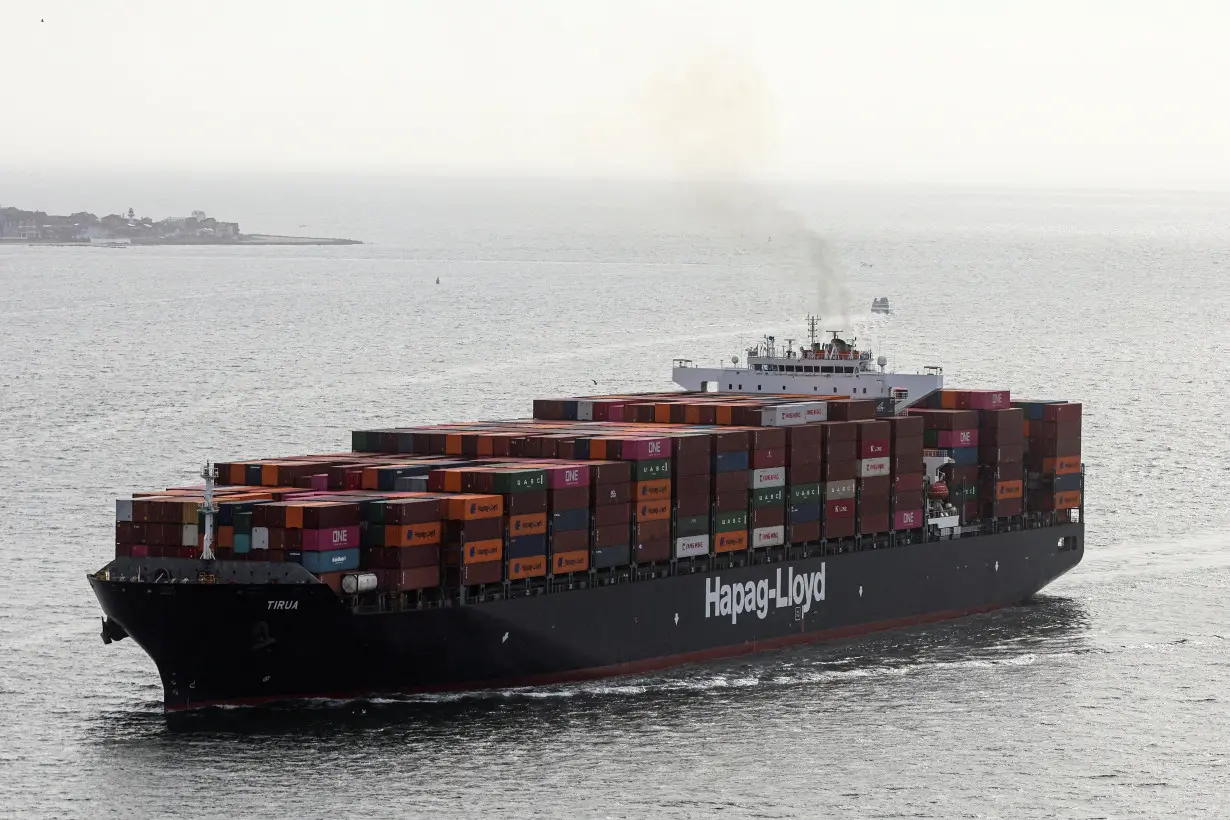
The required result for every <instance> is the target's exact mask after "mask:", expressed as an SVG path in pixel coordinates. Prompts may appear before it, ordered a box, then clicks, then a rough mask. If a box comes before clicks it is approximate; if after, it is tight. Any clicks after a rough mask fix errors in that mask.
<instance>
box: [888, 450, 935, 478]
mask: <svg viewBox="0 0 1230 820" xmlns="http://www.w3.org/2000/svg"><path fill="white" fill-rule="evenodd" d="M888 458H889V462H888V471H889V473H890V474H892V475H897V474H898V473H923V472H926V462H924V461H923V457H922V456H921V455H917V456H913V455H911V456H900V455H894V456H889V457H888Z"/></svg>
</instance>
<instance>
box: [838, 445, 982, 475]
mask: <svg viewBox="0 0 1230 820" xmlns="http://www.w3.org/2000/svg"><path fill="white" fill-rule="evenodd" d="M975 452H977V451H975ZM888 468H889V459H888V458H884V457H882V458H864V459H860V460H859V462H858V477H859V478H870V477H872V476H879V475H883V476H887V475H888V474H889V469H888Z"/></svg>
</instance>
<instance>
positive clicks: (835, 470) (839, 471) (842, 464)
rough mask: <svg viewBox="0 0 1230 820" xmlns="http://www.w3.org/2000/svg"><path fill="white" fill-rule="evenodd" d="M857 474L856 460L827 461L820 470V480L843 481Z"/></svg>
mask: <svg viewBox="0 0 1230 820" xmlns="http://www.w3.org/2000/svg"><path fill="white" fill-rule="evenodd" d="M857 475H858V462H857V461H828V462H825V463H824V465H823V466H822V467H821V470H820V480H821V481H844V480H846V479H850V478H854V477H856V476H857Z"/></svg>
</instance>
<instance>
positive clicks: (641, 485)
mask: <svg viewBox="0 0 1230 820" xmlns="http://www.w3.org/2000/svg"><path fill="white" fill-rule="evenodd" d="M611 450H614V453H612V452H611ZM607 451H608V454H609V455H614V457H615V458H617V459H619V460H620V461H627V462H630V466H631V470H632V503H633V507H632V532H631V542H630V543H631V548H632V549H631V552H632V562H633V563H634V564H651V563H655V562H658V561H669V560H670V557H671V486H672V482H671V479H670V469H671V452H672V450H671V439H669V438H666V437H657V436H643V437H640V436H636V437H634V436H627V437H620V438H614V439H610V440H609V441H608V446H607Z"/></svg>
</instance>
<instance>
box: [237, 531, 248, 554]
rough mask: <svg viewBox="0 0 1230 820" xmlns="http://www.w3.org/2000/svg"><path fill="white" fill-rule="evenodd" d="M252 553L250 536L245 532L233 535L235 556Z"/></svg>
mask: <svg viewBox="0 0 1230 820" xmlns="http://www.w3.org/2000/svg"><path fill="white" fill-rule="evenodd" d="M251 551H252V536H251V534H249V533H246V532H237V533H235V554H236V555H246V554H248V553H249V552H251Z"/></svg>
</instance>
